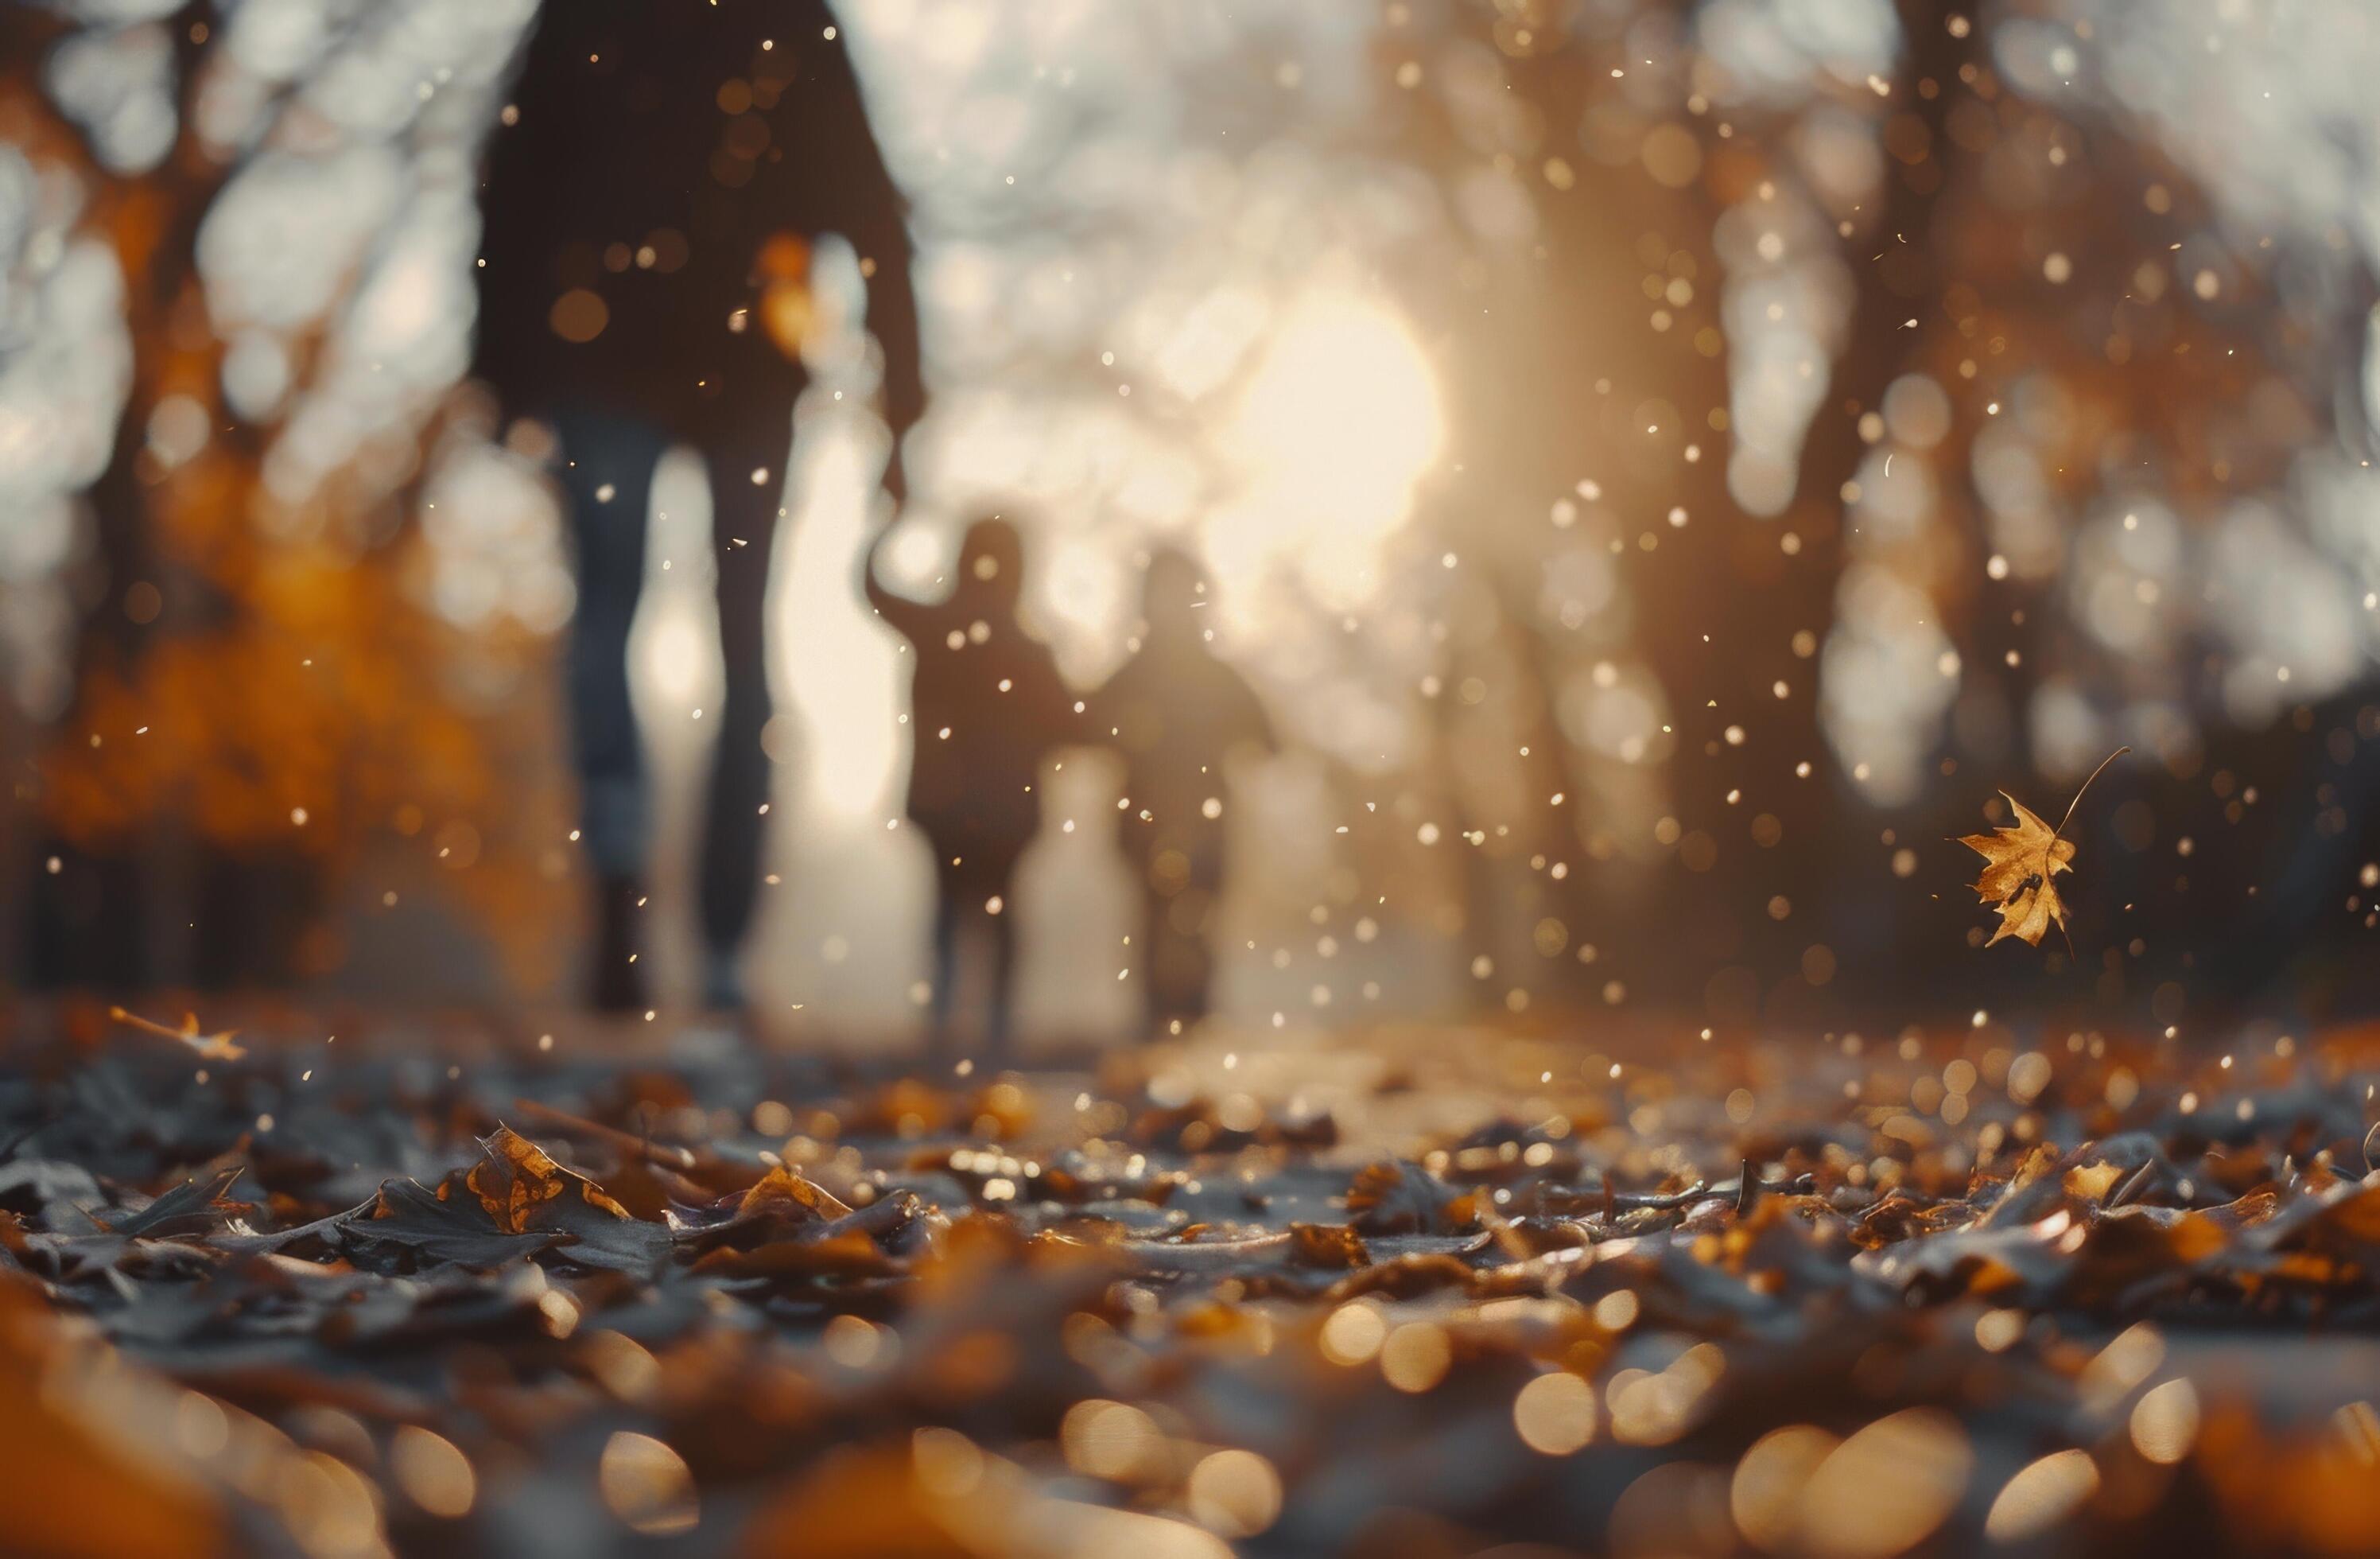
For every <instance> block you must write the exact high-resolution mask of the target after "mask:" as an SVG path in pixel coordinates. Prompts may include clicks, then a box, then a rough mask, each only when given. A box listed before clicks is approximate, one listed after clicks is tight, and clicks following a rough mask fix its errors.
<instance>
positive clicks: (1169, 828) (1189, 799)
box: [1087, 549, 1278, 1034]
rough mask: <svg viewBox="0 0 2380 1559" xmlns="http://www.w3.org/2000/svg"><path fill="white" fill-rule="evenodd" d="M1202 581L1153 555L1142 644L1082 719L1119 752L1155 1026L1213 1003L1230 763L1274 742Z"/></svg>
mask: <svg viewBox="0 0 2380 1559" xmlns="http://www.w3.org/2000/svg"><path fill="white" fill-rule="evenodd" d="M1206 591H1207V581H1206V579H1205V577H1204V576H1203V575H1202V574H1201V572H1200V571H1199V568H1198V566H1197V564H1196V563H1195V562H1193V561H1192V560H1191V559H1190V557H1189V556H1188V555H1187V554H1184V553H1181V552H1178V551H1174V550H1172V549H1168V550H1166V551H1163V552H1160V553H1159V554H1157V556H1156V557H1154V558H1153V559H1151V560H1150V562H1149V566H1148V574H1147V579H1145V580H1144V582H1143V585H1142V598H1141V600H1142V605H1141V610H1142V615H1143V616H1144V618H1145V619H1146V621H1145V624H1144V626H1143V627H1142V639H1141V645H1140V649H1139V650H1138V652H1136V653H1135V654H1134V656H1133V658H1132V659H1131V660H1130V661H1128V662H1126V663H1125V664H1124V665H1123V668H1122V669H1121V670H1119V671H1118V672H1117V673H1116V674H1115V676H1113V677H1111V678H1110V679H1109V682H1108V685H1107V686H1106V687H1105V688H1101V689H1100V690H1099V695H1098V696H1097V698H1096V699H1095V700H1092V703H1091V707H1090V709H1089V720H1088V722H1087V724H1088V725H1089V726H1090V728H1091V729H1092V730H1093V731H1096V732H1099V733H1100V734H1102V735H1103V736H1105V737H1106V738H1107V739H1108V740H1110V741H1111V742H1113V743H1114V745H1115V746H1116V748H1117V749H1119V750H1121V751H1122V753H1123V762H1124V797H1125V799H1126V801H1127V803H1128V805H1127V806H1126V808H1125V818H1126V822H1124V825H1123V826H1124V829H1125V834H1124V848H1125V852H1126V854H1127V856H1128V857H1129V858H1130V859H1132V861H1133V862H1134V864H1135V867H1136V868H1137V871H1135V875H1136V876H1137V877H1138V878H1139V881H1140V889H1141V896H1142V905H1143V926H1142V934H1141V939H1140V949H1141V955H1140V958H1139V963H1140V966H1141V968H1142V971H1143V981H1142V989H1143V991H1144V992H1145V993H1146V994H1147V1004H1148V1005H1147V1020H1148V1030H1149V1032H1150V1033H1152V1034H1154V1033H1158V1032H1160V1031H1164V1030H1167V1029H1172V1030H1173V1031H1175V1032H1179V1031H1180V1029H1183V1028H1186V1027H1187V1026H1189V1025H1190V1024H1193V1023H1195V1022H1196V1021H1197V1020H1198V1019H1200V1018H1202V1017H1205V1016H1206V1015H1207V1011H1208V1004H1209V997H1210V992H1209V987H1210V986H1211V985H1212V983H1213V980H1214V957H1213V955H1212V954H1211V952H1210V951H1209V948H1208V940H1209V936H1210V933H1211V932H1212V929H1213V925H1214V920H1215V905H1216V901H1217V899H1218V898H1219V896H1220V894H1221V891H1222V886H1223V869H1224V859H1223V858H1224V845H1223V840H1224V833H1225V824H1224V822H1223V788H1224V786H1223V768H1224V763H1225V761H1226V760H1227V759H1228V758H1230V757H1231V756H1232V755H1233V753H1235V752H1237V751H1240V750H1243V749H1245V750H1253V751H1259V752H1267V753H1269V752H1272V751H1274V750H1276V749H1277V745H1278V744H1277V743H1276V742H1275V741H1274V739H1273V732H1272V724H1271V722H1270V721H1269V720H1267V719H1266V718H1265V713H1264V706H1263V705H1262V704H1260V703H1259V702H1257V696H1256V693H1255V692H1254V690H1253V689H1251V688H1249V687H1248V685H1247V682H1246V680H1245V678H1243V677H1242V676H1240V674H1239V673H1238V672H1236V671H1233V669H1232V668H1231V667H1230V666H1228V665H1225V664H1223V663H1222V662H1221V661H1220V660H1219V659H1217V658H1216V656H1215V652H1214V651H1213V650H1211V649H1210V648H1208V629H1207V625H1206V624H1205V622H1204V621H1203V620H1202V618H1203V617H1204V615H1205V613H1204V607H1205V605H1206ZM1144 819H1145V820H1146V821H1143V820H1144Z"/></svg>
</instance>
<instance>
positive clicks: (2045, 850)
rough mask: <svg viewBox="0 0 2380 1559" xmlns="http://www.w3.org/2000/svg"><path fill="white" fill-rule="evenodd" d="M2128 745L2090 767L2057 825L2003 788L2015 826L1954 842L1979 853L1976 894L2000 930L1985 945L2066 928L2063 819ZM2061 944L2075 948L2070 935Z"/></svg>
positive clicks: (2067, 851) (2032, 941) (2030, 939)
mask: <svg viewBox="0 0 2380 1559" xmlns="http://www.w3.org/2000/svg"><path fill="white" fill-rule="evenodd" d="M2130 751H2131V748H2129V747H2119V748H2118V749H2116V750H2115V751H2113V752H2111V753H2109V754H2107V757H2106V758H2105V759H2103V760H2101V761H2100V764H2099V766H2098V767H2097V768H2095V769H2094V770H2092V771H2091V779H2086V780H2084V781H2083V789H2082V790H2077V791H2076V792H2075V793H2074V799H2073V800H2071V801H2070V802H2068V803H2067V805H2066V816H2065V818H2064V819H2063V820H2061V821H2060V822H2058V826H2057V827H2056V828H2052V827H2050V826H2049V825H2048V824H2047V823H2046V822H2042V821H2041V819H2040V818H2039V817H2038V816H2036V815H2035V814H2034V811H2033V810H2032V809H2031V808H2029V807H2027V806H2026V805H2025V804H2024V803H2023V802H2022V801H2020V800H2018V799H2017V798H2015V797H2013V796H2010V795H2009V793H2008V792H2007V791H2005V790H2003V791H2001V792H2000V795H2001V797H2002V798H2005V799H2006V800H2007V802H2008V804H2009V805H2010V806H2011V807H2013V808H2015V809H2016V826H2015V827H2013V828H1999V829H1995V830H1993V831H1992V832H1991V833H1989V834H1966V835H1964V836H1962V837H1961V839H1960V840H1959V843H1961V845H1964V846H1967V848H1969V849H1971V850H1973V851H1974V852H1975V853H1976V854H1977V855H1979V856H1981V857H1983V858H1984V874H1983V875H1982V876H1981V877H1978V878H1976V879H1975V894H1976V896H1977V897H1978V898H1980V899H1981V900H1982V901H1983V902H1984V903H1985V904H1988V905H1991V906H1992V907H1994V908H1997V909H1998V911H1999V912H2000V925H1999V930H1998V931H1996V932H1992V940H1991V942H1987V943H1985V944H1984V945H1985V946H1986V947H1988V946H1991V945H1992V944H1993V943H1997V942H1998V941H1999V940H2000V938H2002V937H2004V936H2012V937H2015V938H2016V939H2017V940H2018V941H2020V942H2022V943H2024V944H2027V945H2029V946H2033V947H2038V946H2040V945H2041V939H2042V937H2043V936H2044V935H2045V934H2046V933H2047V932H2048V930H2049V927H2050V923H2051V922H2052V921H2055V922H2057V925H2058V931H2059V932H2061V933H2062V932H2065V930H2066V902H2065V900H2063V899H2061V898H2059V897H2058V884H2057V882H2056V878H2057V876H2058V873H2059V872H2061V871H2073V870H2074V868H2073V865H2072V864H2071V863H2072V861H2073V859H2074V841H2073V840H2071V839H2067V838H2063V837H2061V835H2062V834H2065V832H2066V824H2067V823H2070V822H2073V821H2074V809H2075V808H2076V807H2078V806H2080V805H2082V803H2083V791H2084V790H2088V789H2090V788H2091V780H2095V779H2097V778H2098V777H2099V776H2100V775H2101V774H2102V773H2106V772H2107V765H2108V764H2109V763H2112V762H2114V761H2116V760H2117V759H2119V758H2121V757H2122V756H2123V755H2124V754H2125V753H2127V752H2130ZM2066 949H2067V951H2068V952H2069V953H2071V952H2072V951H2073V950H2074V942H2073V938H2072V937H2068V938H2067V944H2066Z"/></svg>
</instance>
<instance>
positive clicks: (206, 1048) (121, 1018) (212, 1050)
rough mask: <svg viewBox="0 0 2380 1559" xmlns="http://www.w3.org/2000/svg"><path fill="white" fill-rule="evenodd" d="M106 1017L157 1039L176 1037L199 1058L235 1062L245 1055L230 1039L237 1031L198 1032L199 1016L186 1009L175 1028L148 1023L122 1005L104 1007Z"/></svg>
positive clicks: (244, 1048)
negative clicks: (177, 1027)
mask: <svg viewBox="0 0 2380 1559" xmlns="http://www.w3.org/2000/svg"><path fill="white" fill-rule="evenodd" d="M107 1016H108V1017H112V1018H114V1019H115V1021H117V1022H118V1023H123V1024H128V1025H130V1026H131V1027H132V1028H135V1029H140V1031H141V1032H142V1033H144V1034H155V1035H157V1036H158V1037H159V1038H160V1039H167V1040H178V1041H181V1042H182V1043H184V1044H186V1045H188V1046H189V1047H190V1048H191V1049H192V1050H194V1051H196V1052H198V1054H199V1059H200V1060H201V1061H237V1060H238V1059H239V1058H240V1057H241V1056H243V1055H246V1054H248V1047H247V1046H246V1045H236V1044H234V1043H232V1042H231V1037H232V1036H233V1035H234V1034H237V1033H238V1032H239V1030H238V1029H225V1030H224V1031H223V1032H221V1033H219V1034H206V1033H201V1032H200V1030H199V1015H198V1014H197V1013H195V1012H186V1013H184V1014H183V1015H182V1026H181V1027H180V1028H179V1029H168V1028H166V1027H165V1026H164V1024H163V1023H152V1022H151V1021H150V1020H149V1019H148V1018H145V1017H141V1016H140V1014H138V1013H132V1012H127V1011H125V1010H124V1009H123V1008H122V1007H110V1008H108V1009H107Z"/></svg>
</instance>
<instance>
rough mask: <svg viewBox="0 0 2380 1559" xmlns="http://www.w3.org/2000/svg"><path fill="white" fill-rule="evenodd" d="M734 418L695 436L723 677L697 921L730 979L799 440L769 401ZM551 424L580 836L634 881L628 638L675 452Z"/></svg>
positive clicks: (636, 745)
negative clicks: (775, 585)
mask: <svg viewBox="0 0 2380 1559" xmlns="http://www.w3.org/2000/svg"><path fill="white" fill-rule="evenodd" d="M739 411H740V415H735V416H731V417H726V418H722V419H721V420H720V421H719V422H718V423H717V424H716V425H713V426H710V427H707V428H705V430H704V432H703V433H702V435H701V436H700V438H699V439H698V448H699V451H700V453H701V455H702V457H703V459H704V464H705V466H706V468H707V469H708V470H709V473H710V501H711V517H712V520H711V530H712V556H713V562H714V564H715V566H716V570H717V575H718V591H719V638H720V651H721V658H722V663H723V664H724V667H725V671H726V698H725V700H724V701H723V704H722V708H721V710H720V711H719V714H720V722H719V726H718V747H717V749H716V751H715V753H714V755H713V757H712V761H711V773H710V797H709V804H708V808H707V810H706V814H705V819H704V828H703V844H702V859H701V862H700V871H699V881H700V903H701V923H702V936H703V943H704V945H705V948H706V949H707V951H708V952H709V953H710V956H711V957H712V960H713V963H714V966H718V965H722V964H724V965H726V966H728V967H732V963H733V959H734V956H735V951H736V949H738V948H739V947H740V946H741V945H742V944H743V942H744V937H745V934H746V932H748V931H749V930H750V929H751V923H752V912H753V907H754V903H755V897H756V895H757V893H758V891H759V878H760V854H761V849H760V846H761V833H762V825H763V819H762V818H761V816H760V808H761V806H762V805H763V804H764V803H766V801H767V800H768V798H769V759H768V755H767V754H766V753H764V752H763V751H762V750H761V748H760V733H761V730H762V728H763V727H764V726H766V725H768V723H769V679H768V664H767V660H766V651H765V642H764V633H763V623H762V616H763V613H762V608H763V605H764V603H765V599H766V595H767V591H768V583H769V560H770V557H771V554H772V552H773V549H774V542H775V540H776V532H777V510H778V498H779V494H780V493H782V492H783V472H784V467H785V461H786V457H787V453H788V450H789V448H790V446H791V445H792V442H793V405H792V402H791V400H790V399H788V400H785V401H783V402H782V403H777V402H775V401H774V398H773V397H771V404H768V405H759V404H754V405H752V406H749V407H747V408H739ZM553 424H554V428H555V430H556V432H557V434H558V436H559V438H560V440H561V445H562V460H561V463H560V465H559V466H558V468H557V469H556V471H555V475H556V478H557V480H558V481H559V482H560V484H561V487H562V491H563V496H564V503H565V507H566V509H567V510H568V521H569V527H570V531H571V535H572V538H573V540H574V542H576V552H577V580H578V607H577V613H576V614H575V615H574V616H573V617H572V619H571V627H570V639H569V646H568V650H567V652H566V662H567V672H566V676H567V685H568V695H569V702H570V725H571V752H572V758H573V761H574V762H575V763H576V765H577V771H578V784H579V810H580V822H579V826H580V831H581V833H580V837H581V841H582V843H583V844H584V846H585V847H586V850H587V854H588V859H589V862H590V863H591V864H592V865H593V866H594V869H595V871H596V872H597V873H598V874H599V875H601V876H602V877H605V878H612V879H619V878H633V877H637V876H640V875H642V873H643V871H644V870H645V861H646V856H647V853H648V851H649V849H650V842H651V837H650V836H651V812H652V802H651V798H650V785H649V782H648V779H647V777H646V773H645V765H644V752H643V747H642V743H641V738H640V737H639V735H638V732H637V720H636V713H635V711H634V709H633V708H632V707H631V705H630V702H629V699H628V628H629V626H630V624H631V623H633V622H634V621H635V619H636V614H637V592H638V591H640V590H641V589H642V587H643V584H644V578H645V521H646V516H647V514H648V513H649V512H650V508H651V505H652V487H653V469H654V467H655V466H657V465H658V464H659V463H660V461H661V457H662V455H663V454H664V453H665V452H666V451H667V450H668V449H669V447H670V445H671V443H672V442H673V441H672V440H671V438H670V437H669V435H668V434H667V433H666V432H663V431H662V429H660V428H658V427H655V426H653V425H652V424H650V423H649V422H645V421H642V420H638V419H636V418H634V417H629V416H623V415H621V414H619V413H616V412H613V411H609V410H606V409H602V408H594V407H588V406H570V407H565V408H559V409H558V410H556V411H555V412H554V413H553ZM756 469H767V470H768V472H769V480H768V481H764V482H760V483H758V484H756V483H755V482H754V481H752V472H753V471H754V470H756ZM607 488H608V489H609V490H610V491H609V493H608V495H607V496H606V495H601V494H603V493H604V490H605V489H607ZM730 538H734V539H735V541H740V542H742V543H743V544H742V545H740V546H739V545H735V544H734V543H733V542H731V540H730Z"/></svg>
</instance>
